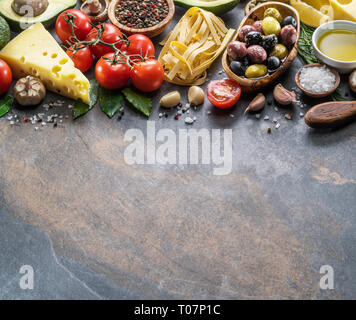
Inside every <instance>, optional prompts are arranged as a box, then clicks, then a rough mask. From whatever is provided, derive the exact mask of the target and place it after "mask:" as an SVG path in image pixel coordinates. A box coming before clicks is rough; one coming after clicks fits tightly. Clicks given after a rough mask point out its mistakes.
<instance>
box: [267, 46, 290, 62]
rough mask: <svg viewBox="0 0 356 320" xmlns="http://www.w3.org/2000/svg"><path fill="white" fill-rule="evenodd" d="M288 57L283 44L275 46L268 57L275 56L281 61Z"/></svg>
mask: <svg viewBox="0 0 356 320" xmlns="http://www.w3.org/2000/svg"><path fill="white" fill-rule="evenodd" d="M287 55H288V49H287V48H286V47H285V46H284V45H283V44H280V43H278V44H276V45H275V47H274V48H273V50H272V52H271V53H270V56H275V57H277V58H278V59H279V60H283V59H284V58H285V57H286V56H287Z"/></svg>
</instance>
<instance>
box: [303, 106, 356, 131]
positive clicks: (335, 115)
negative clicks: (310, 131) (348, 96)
mask: <svg viewBox="0 0 356 320" xmlns="http://www.w3.org/2000/svg"><path fill="white" fill-rule="evenodd" d="M354 120H356V101H340V102H326V103H321V104H318V105H317V106H315V107H313V108H311V109H310V110H309V111H308V112H307V113H306V115H305V117H304V121H305V123H306V124H307V125H308V126H309V127H312V128H337V127H340V126H343V125H346V124H348V123H350V122H352V121H354Z"/></svg>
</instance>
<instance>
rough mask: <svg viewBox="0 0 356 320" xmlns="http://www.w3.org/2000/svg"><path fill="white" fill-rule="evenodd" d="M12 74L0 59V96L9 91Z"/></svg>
mask: <svg viewBox="0 0 356 320" xmlns="http://www.w3.org/2000/svg"><path fill="white" fill-rule="evenodd" d="M11 83H12V72H11V69H10V67H9V66H8V64H7V63H6V62H5V61H3V60H1V59H0V95H1V94H3V93H5V92H6V91H7V90H9V89H10V86H11Z"/></svg>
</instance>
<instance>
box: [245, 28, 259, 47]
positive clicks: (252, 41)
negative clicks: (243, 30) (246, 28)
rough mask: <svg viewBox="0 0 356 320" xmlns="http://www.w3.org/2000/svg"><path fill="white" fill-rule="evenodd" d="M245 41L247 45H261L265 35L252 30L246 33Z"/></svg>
mask: <svg viewBox="0 0 356 320" xmlns="http://www.w3.org/2000/svg"><path fill="white" fill-rule="evenodd" d="M245 41H246V45H247V46H252V45H260V44H262V41H263V37H262V34H260V33H259V32H257V31H251V32H249V33H248V34H247V35H246V37H245Z"/></svg>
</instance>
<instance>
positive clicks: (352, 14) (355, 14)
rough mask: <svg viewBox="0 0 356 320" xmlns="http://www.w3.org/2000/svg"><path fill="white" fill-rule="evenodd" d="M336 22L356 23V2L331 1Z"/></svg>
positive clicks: (347, 0)
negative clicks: (347, 21)
mask: <svg viewBox="0 0 356 320" xmlns="http://www.w3.org/2000/svg"><path fill="white" fill-rule="evenodd" d="M330 4H331V6H332V8H333V9H334V19H335V20H351V21H354V22H356V0H330Z"/></svg>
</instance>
